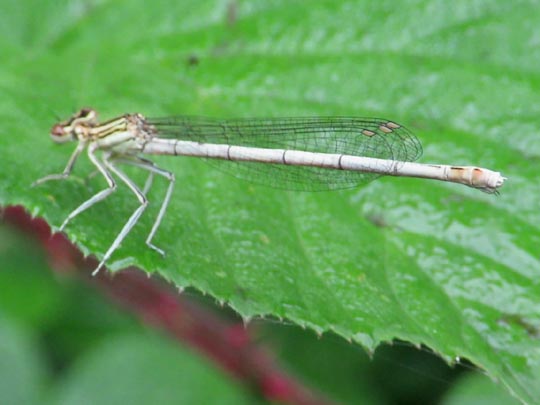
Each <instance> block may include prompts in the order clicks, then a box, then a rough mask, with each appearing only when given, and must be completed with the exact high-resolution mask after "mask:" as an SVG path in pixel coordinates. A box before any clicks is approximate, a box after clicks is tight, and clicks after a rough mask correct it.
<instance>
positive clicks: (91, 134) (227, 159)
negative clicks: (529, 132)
mask: <svg viewBox="0 0 540 405" xmlns="http://www.w3.org/2000/svg"><path fill="white" fill-rule="evenodd" d="M51 137H52V139H53V141H55V142H57V143H64V142H68V141H76V142H78V145H77V147H76V149H75V151H74V152H73V154H72V155H71V158H70V159H69V161H68V163H67V166H66V168H65V169H64V171H63V172H62V173H60V174H52V175H49V176H46V177H43V178H41V179H39V180H38V181H36V182H35V183H34V184H41V183H44V182H46V181H49V180H60V179H65V178H66V177H68V176H69V174H70V173H71V171H72V169H73V166H74V165H75V161H76V160H77V158H78V156H79V155H80V154H81V152H83V151H84V150H85V149H86V150H87V153H88V158H89V159H90V161H91V162H92V164H93V165H94V166H95V167H96V168H97V169H98V171H99V172H100V173H101V174H102V175H103V177H104V178H105V180H106V182H107V188H105V189H104V190H101V191H100V192H98V193H97V194H95V195H94V196H92V197H91V198H89V199H88V200H86V201H85V202H83V203H82V204H81V205H80V206H79V207H77V208H76V209H75V210H73V211H72V212H71V213H70V214H69V215H68V217H67V218H66V220H65V221H64V222H63V223H62V225H61V226H60V231H62V230H63V229H64V228H65V226H66V225H67V224H68V222H69V221H70V220H72V219H73V218H75V217H76V216H77V215H79V214H80V213H81V212H83V211H85V210H86V209H88V208H90V207H91V206H92V205H94V204H96V203H97V202H99V201H102V200H104V199H105V198H107V197H108V196H109V195H110V194H112V193H113V192H114V191H115V190H116V182H115V180H114V178H113V175H115V176H116V177H117V178H119V179H120V180H121V181H122V182H124V183H125V184H126V185H127V186H128V187H129V188H130V189H131V191H132V192H133V193H134V194H135V196H136V197H137V199H138V200H139V203H140V205H139V207H138V208H137V209H136V210H135V211H134V212H133V214H131V216H130V217H129V219H128V220H127V222H126V223H125V225H124V227H123V228H122V230H121V231H120V233H119V234H118V236H117V237H116V239H115V240H114V241H113V243H112V245H111V246H110V248H109V249H108V250H107V252H106V253H105V255H104V256H103V259H102V260H101V262H100V263H99V265H98V267H97V268H96V269H95V270H94V272H93V274H96V273H97V272H98V271H99V269H100V268H101V267H103V265H104V264H105V263H106V261H107V260H108V259H109V258H110V257H111V255H112V254H113V252H114V251H115V250H116V249H117V248H118V247H119V246H120V244H121V243H122V241H123V240H124V238H125V237H126V236H127V234H128V233H129V232H130V231H131V229H132V228H133V226H134V225H135V224H136V223H137V221H138V220H139V218H140V216H141V215H142V213H143V211H144V210H145V208H146V207H147V205H148V200H147V198H146V194H147V192H148V190H149V188H150V186H151V183H152V179H153V176H154V175H159V176H163V177H165V178H166V179H167V180H168V181H169V186H168V188H167V192H166V194H165V198H164V199H163V202H162V203H161V208H160V210H159V213H158V215H157V218H156V220H155V221H154V224H153V226H152V228H151V230H150V233H149V235H148V237H147V239H146V244H147V245H148V246H149V247H151V248H152V249H154V250H156V251H158V252H159V253H161V254H164V252H163V251H162V250H161V249H159V248H158V247H156V246H154V245H153V244H152V239H153V238H154V235H155V233H156V231H157V229H158V227H159V224H160V223H161V220H162V219H163V215H164V214H165V210H166V209H167V205H168V204H169V201H170V199H171V194H172V191H173V186H174V175H173V174H172V173H171V172H169V171H167V170H163V169H161V168H159V167H158V166H156V165H155V164H154V163H153V162H151V161H149V160H147V159H144V158H143V157H142V156H141V155H174V156H194V157H199V158H205V159H207V160H208V161H209V162H211V163H214V164H216V165H219V166H220V167H221V168H222V169H223V170H225V171H228V172H230V173H232V174H233V175H235V176H236V177H240V178H246V179H249V180H251V181H254V182H257V183H261V184H266V185H270V186H273V187H279V188H285V189H289V190H334V189H343V188H348V187H353V186H356V185H359V184H362V183H365V182H367V181H369V180H372V179H374V178H376V177H378V176H381V175H388V176H404V177H420V178H425V179H433V180H441V181H448V182H453V183H460V184H464V185H467V186H469V187H473V188H477V189H480V190H482V191H484V192H487V193H496V192H497V189H498V188H499V187H501V186H502V184H503V182H504V180H505V178H504V177H502V176H501V175H500V173H498V172H494V171H491V170H487V169H482V168H479V167H473V166H447V165H433V164H421V163H413V161H415V160H416V159H418V158H419V157H420V155H421V154H422V147H421V146H420V143H419V141H418V139H417V138H416V137H415V136H414V135H413V134H411V133H410V132H409V131H408V130H407V129H406V128H405V127H403V126H401V125H399V124H396V123H395V122H392V121H388V120H383V119H376V118H348V117H313V118H269V119H260V118H254V119H231V120H215V119H209V118H198V117H171V118H156V119H151V118H145V117H144V116H143V115H141V114H126V115H123V116H121V117H118V118H114V119H112V120H109V121H106V122H103V123H100V122H99V121H98V118H97V113H96V111H95V110H92V109H90V108H84V109H81V110H80V111H79V112H78V113H77V114H75V115H73V116H72V117H71V118H70V119H68V120H66V121H63V122H60V123H58V124H56V125H54V126H53V127H52V129H51ZM97 152H102V153H101V154H100V155H98V154H97ZM118 164H126V165H131V166H135V167H138V168H140V169H143V170H146V171H148V172H149V177H148V180H147V182H146V184H145V186H144V188H143V189H142V190H141V189H140V188H139V187H138V186H137V185H136V184H135V183H134V182H133V181H132V180H131V179H130V178H129V177H128V176H127V175H126V174H125V173H124V172H123V171H121V170H120V169H119V168H118Z"/></svg>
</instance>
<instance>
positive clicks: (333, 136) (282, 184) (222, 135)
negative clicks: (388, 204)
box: [147, 116, 422, 191]
mask: <svg viewBox="0 0 540 405" xmlns="http://www.w3.org/2000/svg"><path fill="white" fill-rule="evenodd" d="M147 121H148V123H149V124H151V125H153V126H155V128H156V129H157V131H158V135H157V136H159V137H161V138H175V139H181V140H190V141H196V142H202V143H217V144H227V145H240V146H251V147H259V148H272V149H288V150H299V151H308V152H323V153H337V154H346V155H354V156H366V157H374V158H379V159H391V160H395V161H400V162H406V161H414V160H416V159H418V158H419V157H420V155H421V154H422V147H421V145H420V143H419V141H418V139H417V138H416V137H415V136H414V135H413V134H412V133H411V132H410V131H409V130H407V129H406V128H405V127H403V126H400V125H398V124H396V123H394V122H390V121H388V120H384V119H376V118H349V117H308V118H248V119H230V120H215V119H210V118H202V117H190V116H185V117H182V116H180V117H167V118H153V119H148V120H147ZM205 160H206V161H207V162H208V163H209V164H211V165H213V166H216V167H218V168H219V169H220V170H223V171H225V172H228V173H230V174H232V175H233V176H235V177H238V178H242V179H246V180H249V181H251V182H254V183H259V184H264V185H268V186H271V187H276V188H284V189H289V190H310V191H318V190H335V189H344V188H350V187H354V186H357V185H359V184H362V183H365V182H368V181H371V180H373V179H374V178H376V177H378V176H379V175H377V174H372V173H361V172H354V171H344V170H334V169H326V168H320V167H309V166H290V165H280V164H268V163H258V162H235V161H228V160H219V159H205Z"/></svg>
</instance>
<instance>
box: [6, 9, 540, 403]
mask: <svg viewBox="0 0 540 405" xmlns="http://www.w3.org/2000/svg"><path fill="white" fill-rule="evenodd" d="M2 7H4V8H5V9H4V10H2V12H0V27H2V28H1V30H2V34H4V35H0V47H1V49H0V51H1V53H2V55H4V58H3V59H4V60H3V63H2V64H1V65H0V92H1V93H2V97H0V118H1V119H2V123H3V136H2V137H0V154H1V155H0V159H1V161H2V172H1V174H0V203H1V204H24V205H25V206H26V207H27V208H28V209H29V210H30V211H31V212H32V213H33V214H35V215H41V216H44V217H45V218H46V219H47V220H48V221H49V223H51V224H52V225H53V226H58V225H59V224H61V223H62V221H63V220H64V219H65V217H66V216H67V215H68V214H69V212H71V210H73V209H74V208H75V207H76V206H78V205H79V204H80V203H81V202H82V201H84V200H85V199H87V198H88V197H90V196H91V195H92V194H93V193H96V192H98V191H99V190H101V189H102V188H103V187H105V183H104V181H103V179H101V178H99V177H92V178H91V179H89V180H87V176H88V174H89V173H90V172H91V171H92V169H91V167H90V165H89V163H88V162H87V161H86V159H84V156H83V157H82V158H81V159H80V160H81V161H80V162H78V165H77V167H76V172H75V174H76V176H78V177H75V178H72V179H70V180H68V181H63V182H55V183H52V182H51V183H47V184H44V185H42V186H39V187H36V188H30V184H31V183H32V182H33V181H34V180H36V179H37V178H39V177H42V176H44V175H46V174H49V173H57V172H59V171H61V170H62V169H63V167H64V166H65V163H66V162H67V159H68V157H69V154H70V153H71V150H70V147H68V146H66V145H63V147H59V146H55V145H52V144H51V142H50V141H49V139H48V135H47V132H48V130H49V128H50V126H51V125H52V124H53V123H54V121H55V118H54V113H57V114H59V115H60V116H61V117H67V116H69V115H70V114H71V113H73V112H74V111H75V110H76V109H77V108H80V107H82V106H92V107H94V108H96V109H97V110H98V111H100V113H101V114H102V118H104V119H106V118H110V117H113V116H116V115H118V114H122V113H124V112H134V111H138V112H141V113H144V114H146V115H148V116H157V115H171V114H179V113H185V114H199V115H209V116H221V117H233V116H261V115H265V116H283V115H359V116H382V117H387V118H389V119H392V120H394V121H397V122H400V123H402V124H404V125H406V126H408V127H409V128H411V129H413V130H414V131H415V132H416V133H417V135H418V137H419V138H420V139H421V141H422V143H423V146H424V157H423V158H422V161H423V162H429V163H447V164H471V165H479V166H483V167H488V168H491V169H494V170H499V171H501V172H502V173H503V175H505V176H506V177H508V181H507V184H506V185H505V186H504V187H503V189H502V195H501V196H492V195H484V194H482V193H480V192H478V191H476V190H472V189H467V188H466V187H462V186H457V185H447V184H443V183H437V182H429V181H422V180H412V179H411V180H409V179H397V178H385V179H381V180H378V181H376V182H374V183H371V184H369V185H368V186H366V187H362V188H358V189H354V190H350V191H344V192H334V193H311V194H309V193H293V192H284V191H279V190H272V189H267V188H263V187H258V186H254V185H251V184H249V183H245V182H242V181H239V180H236V179H234V178H232V177H229V176H227V175H225V174H223V173H220V172H217V171H215V170H213V169H212V168H211V167H209V166H207V165H206V164H205V163H203V162H199V161H197V160H196V159H190V158H184V159H182V158H159V159H155V160H156V162H157V163H158V164H159V165H160V166H162V167H164V168H167V169H169V170H171V171H173V172H174V173H175V175H176V178H177V186H176V189H175V192H174V196H173V202H172V203H171V205H170V207H169V210H168V212H167V214H166V217H165V220H164V223H163V224H162V226H161V228H160V230H159V232H158V234H157V235H156V238H155V240H154V242H155V243H156V244H157V245H158V246H160V247H161V248H163V249H165V250H166V251H167V256H166V257H165V258H162V257H159V256H158V255H157V254H156V253H155V252H153V251H151V250H150V249H147V248H146V247H145V245H144V240H145V238H146V235H147V233H148V232H149V230H150V228H151V225H152V222H153V219H154V218H155V215H156V214H157V210H158V208H159V202H160V200H161V199H162V198H163V193H164V191H165V189H164V187H165V184H163V182H159V181H156V184H155V187H154V188H153V190H152V192H151V194H150V199H151V206H150V208H149V209H148V211H147V212H146V213H145V215H144V216H143V218H142V220H141V221H140V223H139V224H138V225H137V227H136V228H135V229H134V231H133V232H132V233H131V234H130V235H129V237H128V238H127V239H126V240H125V242H124V243H123V245H122V247H121V249H119V250H118V251H117V252H116V253H115V255H114V257H113V258H112V260H111V261H110V262H109V265H110V267H111V268H112V269H119V268H122V267H124V266H126V265H128V264H135V265H137V266H139V267H141V268H143V269H145V270H146V271H148V272H157V273H159V274H161V275H162V276H164V277H165V278H166V279H169V280H171V281H172V282H174V283H175V284H177V285H178V286H182V287H184V286H193V287H195V288H197V289H199V290H200V291H203V292H205V293H209V294H211V295H212V296H214V297H215V298H216V299H217V300H219V301H225V302H227V303H228V304H229V305H231V306H232V307H233V308H234V309H236V310H237V311H238V312H239V313H240V314H242V315H243V316H244V317H245V318H250V317H253V316H258V315H262V316H264V315H271V316H274V317H279V318H281V317H283V318H288V319H290V320H292V321H293V322H295V323H297V324H299V325H301V326H305V327H309V328H313V329H315V330H316V331H318V332H319V333H320V332H324V331H329V330H332V331H334V332H336V333H338V334H340V335H341V336H344V337H345V338H347V339H350V340H352V341H354V342H358V343H360V344H362V345H363V346H364V347H366V348H367V349H368V350H373V349H374V347H376V346H377V345H378V344H379V343H380V342H381V341H389V340H392V339H393V338H396V337H398V338H401V339H404V340H408V341H411V342H413V343H423V344H426V345H428V346H429V347H431V348H433V349H434V350H435V351H436V352H438V353H440V354H441V356H443V357H444V358H445V359H447V360H448V361H455V359H456V358H457V357H466V358H468V359H470V360H471V361H473V362H474V363H475V364H477V365H479V366H480V367H482V368H484V369H485V370H486V371H487V372H488V374H489V375H490V376H492V377H493V378H495V379H497V380H499V381H501V382H502V383H503V384H504V385H505V386H506V387H507V388H508V389H509V391H511V392H512V393H513V394H514V395H516V396H517V397H519V398H521V399H522V400H523V401H529V402H534V401H535V399H536V398H539V397H540V391H539V388H538V385H537V384H536V381H537V380H538V377H539V371H538V370H539V364H540V359H539V353H540V352H539V351H538V346H539V345H538V339H539V337H538V336H539V332H538V328H539V327H540V311H539V309H540V308H539V307H540V304H539V297H540V283H539V282H538V276H537V275H538V274H539V270H540V260H539V257H538V245H539V242H540V236H539V235H540V233H539V232H538V223H540V221H539V217H538V195H539V194H540V185H539V183H538V182H537V181H535V180H536V177H537V173H538V172H539V169H540V160H539V157H540V142H539V141H538V135H537V128H538V127H539V121H540V119H539V118H538V117H539V116H540V115H539V114H538V113H539V111H538V110H540V107H539V104H538V103H537V98H538V96H537V95H538V91H539V80H538V78H537V75H536V73H535V72H536V70H537V66H538V52H537V42H538V40H537V38H536V37H535V36H534V33H535V32H536V27H537V26H538V23H539V22H540V17H539V16H538V13H537V12H536V5H535V3H534V2H532V1H515V2H511V3H510V2H507V3H504V2H490V1H487V0H486V1H478V2H475V3H471V2H468V1H464V0H463V1H458V2H452V3H448V4H446V3H444V2H436V1H420V2H419V1H412V0H411V1H401V2H400V3H399V5H396V2H394V1H390V0H387V1H382V2H369V1H340V2H335V1H321V0H317V1H312V2H309V4H308V3H306V2H296V1H274V2H266V1H252V2H245V3H234V2H229V1H203V2H201V1H186V2H181V4H180V3H179V2H173V1H169V2H159V3H157V4H153V5H152V7H148V6H147V4H146V3H144V2H142V1H140V0H139V1H127V0H124V1H105V0H103V1H97V0H96V1H82V0H79V1H65V2H57V1H55V2H52V1H51V2H44V1H40V2H37V1H33V2H32V1H29V0H27V1H22V2H11V3H9V4H4V5H3V6H2ZM36 10H39V15H38V14H36ZM73 147H74V145H73ZM128 173H129V174H130V175H131V176H132V177H133V178H134V179H135V180H136V181H137V182H138V183H139V184H142V183H143V182H144V176H143V175H142V174H141V173H137V172H135V171H129V172H128ZM136 207H137V202H136V200H135V198H134V197H133V195H132V194H130V192H129V190H127V189H126V188H125V187H120V189H119V190H118V191H117V192H116V193H115V194H114V195H113V196H111V197H110V198H108V199H107V200H106V201H103V202H101V203H99V204H97V205H96V206H94V207H92V208H91V209H90V210H88V211H87V212H85V213H83V214H81V215H80V216H79V217H77V218H76V219H75V220H73V221H72V222H71V223H70V224H69V226H68V228H67V229H66V232H67V234H68V236H69V237H70V238H71V239H72V240H74V241H75V242H76V243H77V244H78V245H79V246H80V248H81V249H82V250H83V251H84V252H86V253H88V254H90V253H91V254H95V255H97V256H98V257H100V256H102V255H103V253H104V252H105V251H106V250H107V248H108V247H109V245H110V243H111V242H112V240H113V239H114V237H115V236H116V234H117V233H118V232H119V230H120V229H121V227H122V226H123V224H124V222H125V221H126V220H127V218H128V217H129V215H130V214H131V212H132V211H133V210H134V209H135V208H136Z"/></svg>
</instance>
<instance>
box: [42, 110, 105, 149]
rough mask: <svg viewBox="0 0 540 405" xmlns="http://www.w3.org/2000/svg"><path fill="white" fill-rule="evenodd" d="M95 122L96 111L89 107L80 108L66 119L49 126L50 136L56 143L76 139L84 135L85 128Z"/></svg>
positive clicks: (93, 124)
mask: <svg viewBox="0 0 540 405" xmlns="http://www.w3.org/2000/svg"><path fill="white" fill-rule="evenodd" d="M96 124H97V113H96V111H95V110H93V109H91V108H82V109H81V110H79V111H78V112H77V113H76V114H74V115H73V116H72V117H71V118H69V119H68V120H66V121H62V122H59V123H58V124H55V125H53V127H52V128H51V133H50V134H51V138H52V140H53V141H54V142H56V143H64V142H69V141H76V140H78V139H79V135H84V134H85V132H86V129H88V128H91V127H93V126H95V125H96Z"/></svg>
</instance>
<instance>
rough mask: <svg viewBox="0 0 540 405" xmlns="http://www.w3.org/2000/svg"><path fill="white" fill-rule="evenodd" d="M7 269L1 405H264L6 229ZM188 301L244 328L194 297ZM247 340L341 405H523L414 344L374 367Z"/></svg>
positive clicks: (338, 353)
mask: <svg viewBox="0 0 540 405" xmlns="http://www.w3.org/2000/svg"><path fill="white" fill-rule="evenodd" d="M0 263H1V264H2V271H1V272H0V318H1V322H0V358H1V359H2V360H1V361H0V403H2V404H43V403H50V404H58V403H62V404H95V403H100V404H118V403H126V402H129V403H130V404H150V403H163V404H179V403H186V404H188V403H189V404H195V403H197V404H227V403H230V404H241V403H248V404H255V403H266V401H265V400H264V396H263V395H262V393H260V392H253V391H252V390H251V389H250V388H249V384H247V383H249V381H243V382H242V381H240V380H237V379H235V378H234V377H232V376H231V375H230V374H228V373H227V372H225V371H224V370H223V369H222V368H221V367H220V366H218V365H216V364H215V363H214V364H213V363H212V361H211V360H210V359H208V358H207V357H206V356H204V355H201V354H198V353H196V352H194V350H193V348H192V347H189V346H186V344H185V343H182V342H178V341H174V340H171V339H170V338H169V337H167V336H166V335H165V334H164V333H160V332H156V331H153V330H152V328H149V327H145V326H143V325H140V324H139V322H138V321H137V320H136V319H134V318H133V315H131V314H129V313H127V312H124V311H123V310H122V309H119V308H117V306H116V305H115V304H114V303H112V302H111V301H110V300H108V299H106V298H105V297H104V296H103V294H102V293H101V292H100V291H99V290H96V289H95V288H94V287H92V286H91V285H89V284H88V283H86V282H83V281H81V280H77V278H76V277H73V275H66V274H65V275H61V274H55V273H54V272H53V271H52V270H51V269H50V268H49V266H48V264H47V262H46V256H45V252H43V251H42V247H41V245H40V244H39V243H38V242H37V241H36V240H34V239H33V237H31V236H29V235H28V234H26V233H21V232H20V231H18V230H16V229H15V228H14V227H13V226H11V225H7V224H5V223H2V224H1V225H0ZM183 297H184V298H186V297H187V298H188V299H189V300H192V301H193V302H194V303H195V304H197V305H202V306H203V307H205V308H206V309H209V310H211V311H212V312H215V313H216V314H218V315H219V316H220V317H223V319H224V320H227V321H230V322H242V321H241V320H239V319H237V318H236V317H235V316H234V314H233V313H231V312H230V311H229V310H227V309H224V308H223V307H221V306H217V305H214V304H213V300H210V299H208V298H205V297H202V296H200V295H198V294H196V293H195V292H193V291H188V292H185V293H184V294H183ZM250 332H252V334H253V336H254V337H255V339H256V342H257V343H258V344H260V345H261V346H263V347H266V350H270V351H271V353H272V355H273V356H275V357H276V361H277V364H278V366H279V368H282V369H283V370H286V371H287V372H289V373H290V374H291V375H292V376H294V378H297V379H299V380H300V381H301V382H303V383H304V384H305V385H306V386H307V387H310V388H311V389H314V390H315V391H316V392H317V393H318V394H320V395H324V397H322V398H326V400H332V401H334V402H335V403H344V404H397V403H400V404H415V403H424V404H427V403H445V404H467V403H468V404H479V403H486V404H487V403H489V404H516V403H518V402H517V401H516V400H514V399H512V398H510V397H509V396H508V394H506V393H505V392H504V390H502V388H501V387H498V386H497V385H495V384H494V383H493V382H492V381H490V380H489V378H487V377H486V376H484V375H483V374H482V373H481V372H480V371H479V370H477V369H476V368H474V367H472V366H470V365H465V366H456V367H453V368H451V367H448V366H447V365H446V364H445V363H444V361H443V360H442V359H440V358H439V357H438V356H436V355H434V354H433V353H431V352H430V351H428V350H427V349H419V348H414V347H413V346H411V345H410V344H407V343H405V342H399V341H396V342H394V344H393V345H390V346H389V345H383V346H381V347H379V348H378V349H377V351H376V352H375V354H374V355H373V357H372V358H370V357H369V356H368V355H367V354H366V353H365V352H364V351H363V350H362V349H361V348H360V347H358V346H356V345H353V344H350V343H349V342H346V341H345V340H343V339H341V338H339V337H337V336H332V335H323V336H322V337H321V336H316V335H315V334H314V333H313V332H309V331H306V330H302V329H300V328H298V327H296V326H294V325H292V324H287V323H283V322H276V321H263V320H253V321H252V322H251V323H250ZM284 403H295V402H284Z"/></svg>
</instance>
